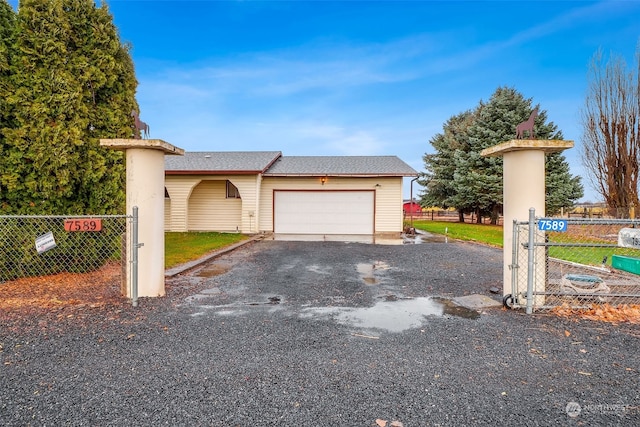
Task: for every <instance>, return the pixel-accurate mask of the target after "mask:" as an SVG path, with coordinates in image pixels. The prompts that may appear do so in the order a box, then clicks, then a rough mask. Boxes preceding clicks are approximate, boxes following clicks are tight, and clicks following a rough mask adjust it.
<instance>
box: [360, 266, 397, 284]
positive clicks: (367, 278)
mask: <svg viewBox="0 0 640 427" xmlns="http://www.w3.org/2000/svg"><path fill="white" fill-rule="evenodd" d="M388 269H389V264H387V263H385V262H383V261H376V262H374V263H365V262H361V263H358V264H356V270H357V271H358V274H359V275H360V278H361V279H362V280H363V281H364V283H366V284H367V285H377V284H378V283H379V280H378V279H377V278H376V277H375V272H376V271H380V270H388Z"/></svg>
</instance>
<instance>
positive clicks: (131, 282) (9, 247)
mask: <svg viewBox="0 0 640 427" xmlns="http://www.w3.org/2000/svg"><path fill="white" fill-rule="evenodd" d="M137 228H138V215H137V208H134V209H133V214H132V215H94V216H74V215H0V286H2V283H4V282H8V281H12V280H16V279H20V278H28V277H41V276H50V275H55V274H59V273H88V272H92V271H96V270H99V269H101V268H104V267H106V266H112V265H114V264H115V265H118V266H119V268H120V283H121V289H120V290H121V293H122V294H123V295H130V296H131V300H132V304H133V305H134V306H136V305H137V287H138V283H137V250H138V247H139V244H138V236H137ZM128 251H129V252H130V253H129V254H128ZM127 260H130V261H129V262H127Z"/></svg>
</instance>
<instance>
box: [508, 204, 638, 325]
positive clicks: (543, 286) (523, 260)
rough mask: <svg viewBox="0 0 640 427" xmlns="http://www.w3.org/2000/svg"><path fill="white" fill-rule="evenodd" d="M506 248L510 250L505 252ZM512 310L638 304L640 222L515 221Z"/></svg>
mask: <svg viewBox="0 0 640 427" xmlns="http://www.w3.org/2000/svg"><path fill="white" fill-rule="evenodd" d="M505 249H506V248H505ZM511 249H512V262H511V265H510V266H509V267H510V269H511V294H508V295H506V296H505V297H504V301H503V302H504V304H505V306H507V307H510V308H525V309H526V312H527V313H528V314H530V313H532V312H533V311H534V310H549V309H552V308H554V307H559V306H568V307H571V308H589V307H592V306H593V305H594V304H611V305H619V304H640V220H634V219H582V218H580V219H577V218H575V219H572V218H536V217H535V212H534V210H533V209H531V210H530V213H529V221H514V227H513V247H512V248H511Z"/></svg>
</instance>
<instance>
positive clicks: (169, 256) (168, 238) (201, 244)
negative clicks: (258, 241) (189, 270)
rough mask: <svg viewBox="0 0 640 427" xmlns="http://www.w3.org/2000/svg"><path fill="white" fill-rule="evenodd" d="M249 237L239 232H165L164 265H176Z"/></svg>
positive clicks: (167, 266)
mask: <svg viewBox="0 0 640 427" xmlns="http://www.w3.org/2000/svg"><path fill="white" fill-rule="evenodd" d="M248 238H249V236H246V235H244V234H238V233H213V232H202V233H195V232H194V233H169V232H167V233H165V234H164V266H165V268H171V267H175V266H176V265H178V264H182V263H185V262H188V261H193V260H195V259H198V258H200V257H201V256H202V255H205V254H207V253H209V252H211V251H214V250H216V249H220V248H224V247H225V246H229V245H232V244H234V243H237V242H240V241H242V240H245V239H248Z"/></svg>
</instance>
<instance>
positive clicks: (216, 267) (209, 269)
mask: <svg viewBox="0 0 640 427" xmlns="http://www.w3.org/2000/svg"><path fill="white" fill-rule="evenodd" d="M229 270H231V264H222V263H212V264H208V265H207V266H205V267H204V268H203V269H201V270H199V271H197V272H196V273H195V276H196V277H205V278H208V277H215V276H219V275H221V274H224V273H226V272H227V271H229Z"/></svg>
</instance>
